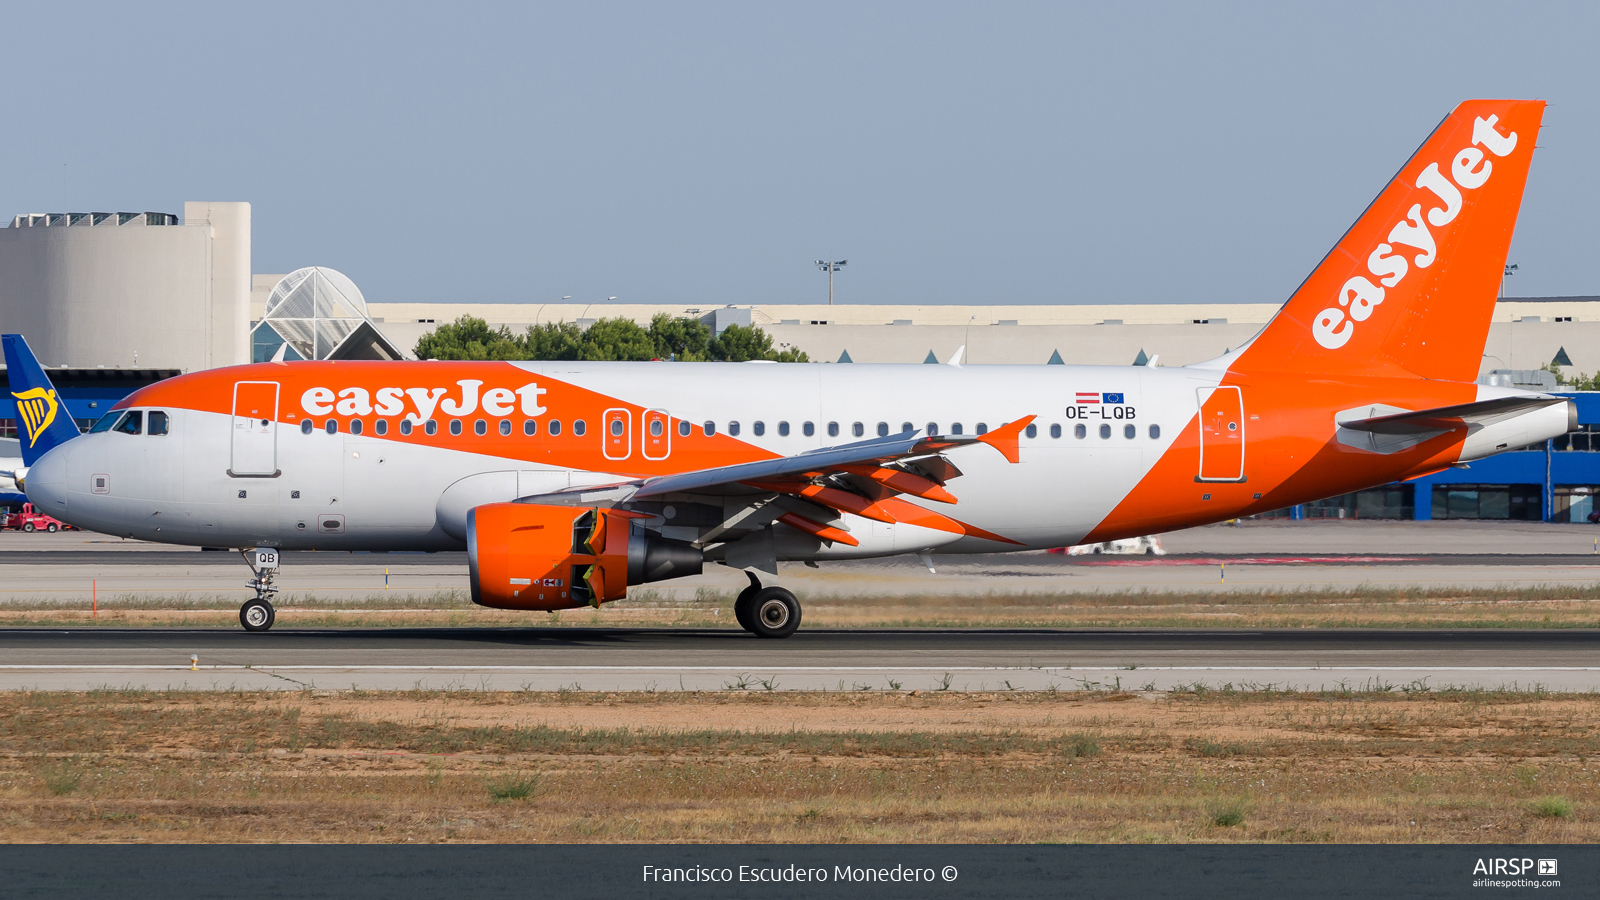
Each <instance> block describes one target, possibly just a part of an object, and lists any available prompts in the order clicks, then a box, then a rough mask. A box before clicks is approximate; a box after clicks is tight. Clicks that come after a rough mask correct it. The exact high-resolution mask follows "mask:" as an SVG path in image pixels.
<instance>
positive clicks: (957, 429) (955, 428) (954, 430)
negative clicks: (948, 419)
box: [950, 422, 961, 434]
mask: <svg viewBox="0 0 1600 900" xmlns="http://www.w3.org/2000/svg"><path fill="white" fill-rule="evenodd" d="M950 433H951V434H960V433H961V423H960V422H952V423H950Z"/></svg>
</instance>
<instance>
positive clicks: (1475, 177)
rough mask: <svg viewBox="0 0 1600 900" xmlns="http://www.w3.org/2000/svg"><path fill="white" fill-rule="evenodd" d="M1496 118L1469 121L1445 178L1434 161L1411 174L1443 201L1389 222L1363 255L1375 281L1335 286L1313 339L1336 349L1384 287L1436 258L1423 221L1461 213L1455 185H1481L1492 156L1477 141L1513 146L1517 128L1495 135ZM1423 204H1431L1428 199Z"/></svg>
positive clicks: (1437, 223) (1492, 147)
mask: <svg viewBox="0 0 1600 900" xmlns="http://www.w3.org/2000/svg"><path fill="white" fill-rule="evenodd" d="M1499 121H1500V117H1499V116H1490V117H1489V118H1487V119H1474V120H1473V123H1472V143H1471V144H1470V145H1469V146H1467V147H1466V148H1465V149H1463V150H1461V151H1460V152H1459V153H1457V154H1456V155H1455V158H1454V159H1453V160H1452V161H1451V162H1450V164H1449V165H1450V178H1446V177H1444V173H1443V172H1441V171H1440V170H1439V164H1438V163H1436V162H1435V163H1429V164H1428V167H1427V168H1426V169H1423V170H1422V174H1421V175H1418V176H1417V187H1419V188H1427V189H1428V190H1429V191H1430V192H1431V193H1432V194H1433V195H1434V196H1435V197H1436V198H1438V202H1440V203H1442V204H1444V205H1443V206H1434V207H1433V208H1432V209H1429V210H1428V213H1427V217H1426V219H1424V217H1423V212H1422V204H1421V203H1413V204H1411V209H1410V210H1409V211H1408V212H1407V213H1406V217H1405V220H1404V221H1401V222H1397V223H1395V226H1394V228H1392V229H1390V231H1389V239H1388V241H1387V242H1385V243H1381V244H1379V245H1378V247H1377V249H1375V250H1373V251H1372V255H1370V256H1368V257H1367V272H1368V273H1370V274H1371V275H1372V277H1373V278H1376V279H1378V284H1373V283H1372V281H1371V280H1369V279H1368V278H1367V277H1366V276H1365V275H1357V276H1356V277H1354V278H1352V279H1350V280H1349V281H1346V282H1345V283H1344V287H1342V288H1340V289H1339V297H1338V301H1339V305H1338V306H1330V307H1328V308H1327V309H1325V310H1323V311H1322V312H1320V313H1317V317H1316V319H1314V320H1313V321H1312V323H1311V334H1312V335H1313V336H1314V337H1316V339H1317V343H1319V344H1321V345H1322V346H1324V347H1327V348H1328V349H1329V350H1337V349H1339V348H1340V347H1343V346H1344V345H1345V344H1347V343H1349V342H1350V338H1351V337H1353V336H1355V333H1356V323H1357V322H1365V321H1366V320H1367V317H1368V316H1371V315H1372V310H1373V309H1374V308H1376V307H1377V305H1378V304H1380V303H1382V302H1383V289H1384V288H1385V287H1391V288H1392V287H1394V286H1395V285H1397V284H1399V283H1400V281H1401V279H1403V278H1405V277H1406V273H1407V272H1409V271H1411V269H1412V268H1418V269H1426V268H1427V267H1429V266H1431V265H1433V261H1434V260H1435V259H1436V258H1437V255H1436V254H1437V249H1438V243H1437V242H1436V241H1435V240H1434V237H1433V232H1431V231H1429V230H1428V226H1429V225H1430V224H1431V225H1432V226H1433V227H1435V228H1443V227H1444V226H1446V225H1449V224H1450V223H1451V222H1453V221H1455V218H1456V215H1457V214H1458V213H1460V212H1461V189H1465V190H1469V191H1474V190H1477V189H1478V188H1481V187H1483V185H1484V184H1485V183H1486V182H1487V181H1488V180H1489V174H1490V173H1491V172H1493V171H1494V163H1493V161H1492V160H1490V159H1488V158H1487V157H1485V156H1484V155H1483V151H1482V150H1480V149H1478V147H1479V145H1482V146H1483V147H1486V148H1488V150H1489V152H1490V153H1492V154H1494V155H1495V156H1505V155H1506V154H1507V153H1510V152H1511V151H1512V150H1515V149H1516V147H1517V133H1516V132H1515V131H1513V132H1511V133H1510V134H1501V133H1500V132H1499V131H1498V130H1496V128H1495V125H1496V123H1498V122H1499ZM1452 179H1453V180H1452ZM1458 186H1459V187H1458ZM1429 205H1430V206H1432V203H1431V202H1430V203H1429ZM1396 244H1398V245H1401V246H1404V247H1408V248H1411V252H1412V253H1413V254H1414V255H1413V256H1412V257H1411V259H1410V260H1407V259H1406V256H1405V254H1403V253H1401V252H1399V251H1397V250H1396V249H1395V245H1396Z"/></svg>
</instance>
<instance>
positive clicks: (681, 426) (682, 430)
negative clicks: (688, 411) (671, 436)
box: [678, 419, 694, 437]
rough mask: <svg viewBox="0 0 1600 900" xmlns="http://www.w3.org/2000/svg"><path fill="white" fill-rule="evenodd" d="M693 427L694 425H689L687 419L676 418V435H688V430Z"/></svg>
mask: <svg viewBox="0 0 1600 900" xmlns="http://www.w3.org/2000/svg"><path fill="white" fill-rule="evenodd" d="M693 428H694V426H693V425H690V424H689V422H688V420H686V419H679V420H678V437H688V436H689V432H690V431H691V430H692V429H693Z"/></svg>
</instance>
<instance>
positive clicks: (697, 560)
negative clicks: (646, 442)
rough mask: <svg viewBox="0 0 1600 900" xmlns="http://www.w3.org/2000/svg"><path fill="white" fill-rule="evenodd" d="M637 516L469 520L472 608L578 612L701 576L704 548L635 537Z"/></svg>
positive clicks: (509, 510)
mask: <svg viewBox="0 0 1600 900" xmlns="http://www.w3.org/2000/svg"><path fill="white" fill-rule="evenodd" d="M636 516H637V514H635V513H627V512H620V511H618V510H614V509H595V508H591V507H581V506H543V505H539V504H534V503H489V504H486V505H484V506H478V507H474V508H473V509H472V510H471V511H469V512H468V513H467V566H468V570H469V572H470V576H471V585H472V602H473V603H476V604H478V605H479V606H492V607H495V608H497V609H571V608H573V607H578V606H599V605H600V604H601V603H604V602H606V601H608V600H621V599H622V598H623V597H624V596H626V595H627V592H628V585H630V584H644V583H645V582H649V581H661V580H663V579H666V578H678V577H681V576H684V575H698V574H700V567H701V563H702V555H701V553H700V550H699V548H697V547H695V546H694V545H692V544H688V543H685V542H683V541H673V540H667V539H666V538H662V537H658V536H656V535H653V534H647V533H645V534H636V533H634V532H633V529H632V528H631V527H630V525H629V519H632V518H635V517H636Z"/></svg>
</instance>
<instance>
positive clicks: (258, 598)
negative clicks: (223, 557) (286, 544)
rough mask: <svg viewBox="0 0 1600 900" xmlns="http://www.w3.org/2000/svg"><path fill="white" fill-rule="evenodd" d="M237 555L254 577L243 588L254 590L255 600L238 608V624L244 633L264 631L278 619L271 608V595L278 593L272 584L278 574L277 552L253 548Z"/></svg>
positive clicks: (265, 548) (271, 549) (276, 612)
mask: <svg viewBox="0 0 1600 900" xmlns="http://www.w3.org/2000/svg"><path fill="white" fill-rule="evenodd" d="M239 553H240V555H242V556H243V557H244V563H245V565H247V566H249V567H250V571H251V573H252V574H254V575H255V577H254V578H252V579H251V580H249V581H246V582H245V583H244V586H245V587H249V588H255V589H256V595H255V598H254V599H251V600H246V601H245V604H244V605H243V606H241V607H239V624H240V625H243V626H244V630H245V631H266V630H267V629H269V628H271V627H272V623H273V621H274V620H276V619H277V617H278V611H277V610H275V609H273V608H272V595H273V594H276V593H277V592H278V589H277V588H276V587H274V586H273V584H272V578H273V576H275V575H277V574H278V551H277V550H274V549H273V548H271V547H255V548H252V549H249V550H240V551H239Z"/></svg>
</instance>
